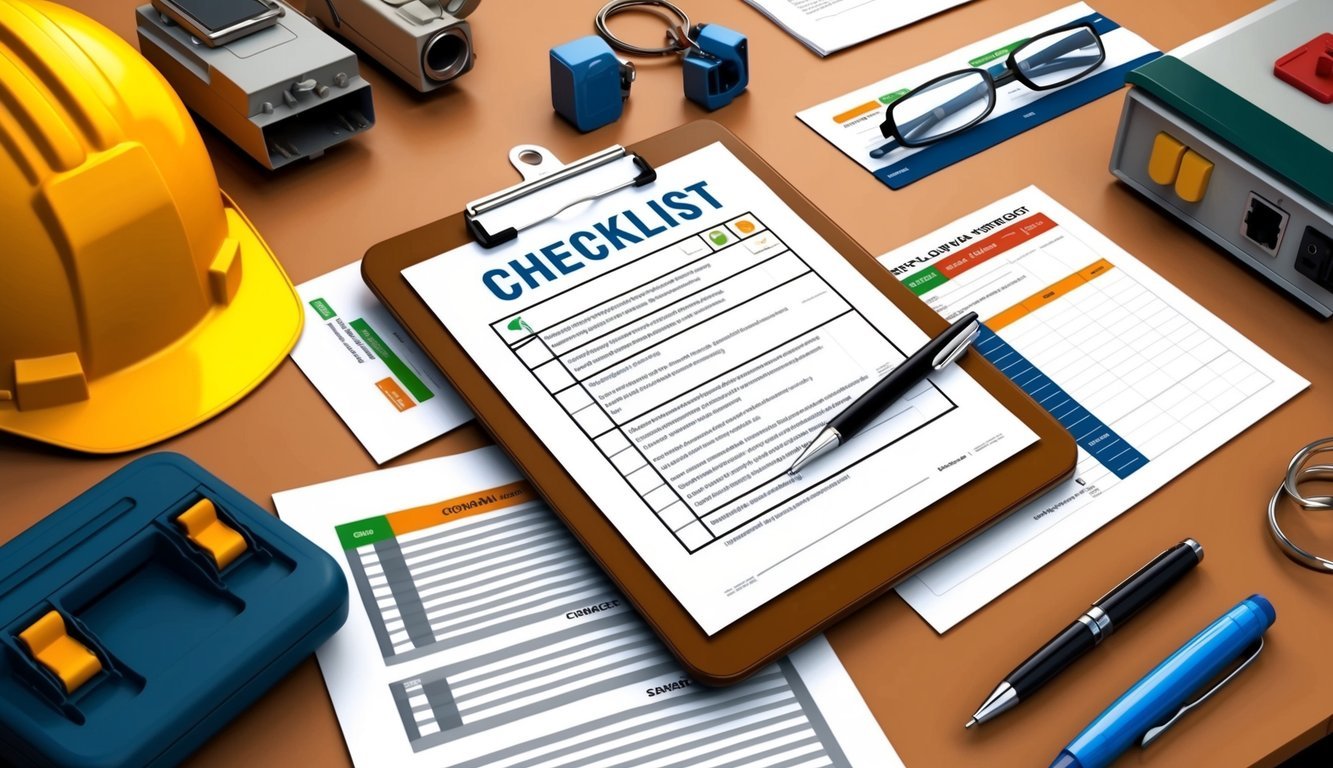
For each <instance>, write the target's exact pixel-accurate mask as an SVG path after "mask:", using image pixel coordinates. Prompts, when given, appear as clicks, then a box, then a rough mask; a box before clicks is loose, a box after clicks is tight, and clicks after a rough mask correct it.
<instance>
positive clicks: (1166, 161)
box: [1148, 133, 1185, 186]
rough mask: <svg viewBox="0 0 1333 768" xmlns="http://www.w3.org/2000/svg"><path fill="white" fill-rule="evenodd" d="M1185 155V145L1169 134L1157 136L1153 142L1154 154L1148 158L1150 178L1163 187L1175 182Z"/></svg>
mask: <svg viewBox="0 0 1333 768" xmlns="http://www.w3.org/2000/svg"><path fill="white" fill-rule="evenodd" d="M1184 154H1185V145H1184V144H1181V143H1180V142H1178V141H1176V140H1175V138H1174V137H1173V136H1171V135H1170V134H1168V133H1159V134H1157V138H1155V139H1153V142H1152V154H1151V155H1149V157H1148V178H1150V179H1152V180H1153V181H1155V182H1157V183H1158V184H1161V185H1162V186H1166V185H1167V184H1170V183H1171V182H1173V181H1175V180H1176V174H1177V173H1179V172H1180V157H1181V155H1184Z"/></svg>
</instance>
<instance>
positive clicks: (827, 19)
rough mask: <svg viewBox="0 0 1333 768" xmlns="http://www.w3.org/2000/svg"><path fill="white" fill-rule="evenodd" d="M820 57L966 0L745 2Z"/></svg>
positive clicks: (752, 0)
mask: <svg viewBox="0 0 1333 768" xmlns="http://www.w3.org/2000/svg"><path fill="white" fill-rule="evenodd" d="M745 2H747V3H749V4H750V5H753V6H754V7H755V8H758V9H759V11H760V12H761V13H763V14H764V15H765V16H767V17H768V18H770V19H772V20H773V21H774V22H775V23H776V24H777V25H778V26H780V27H782V28H783V29H785V30H786V31H787V32H788V33H789V34H790V35H791V36H792V37H795V38H796V39H797V40H800V41H801V42H802V43H805V45H806V46H807V47H808V48H810V50H812V51H814V52H815V53H817V54H819V55H820V56H827V55H829V54H830V53H833V52H834V51H840V50H842V49H843V48H850V47H851V46H853V45H856V44H857V43H861V42H864V41H866V40H869V39H870V38H872V37H878V36H879V35H882V34H884V33H885V32H891V31H893V30H895V29H898V28H899V27H905V26H907V25H908V24H911V23H912V22H914V21H920V20H921V19H924V18H926V17H927V16H934V15H935V14H937V13H939V12H940V11H943V10H946V9H948V8H953V7H954V6H956V5H962V4H963V3H966V2H968V0H745Z"/></svg>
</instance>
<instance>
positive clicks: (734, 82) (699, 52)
mask: <svg viewBox="0 0 1333 768" xmlns="http://www.w3.org/2000/svg"><path fill="white" fill-rule="evenodd" d="M691 38H692V39H693V40H694V45H693V46H691V47H690V49H689V50H688V51H686V52H685V60H684V61H683V62H682V63H683V64H684V66H685V98H687V99H689V100H690V101H692V102H694V103H695V104H698V105H699V106H701V107H703V108H704V109H706V110H708V111H710V112H711V111H713V110H715V109H717V108H719V107H725V106H727V105H728V104H730V103H731V101H732V99H735V98H736V97H737V96H738V95H740V93H741V92H742V91H744V90H745V87H746V86H747V85H749V84H750V45H749V42H748V41H747V40H746V39H745V35H742V34H741V33H739V32H737V31H735V30H732V29H727V28H726V27H724V26H722V25H720V24H700V25H698V26H696V27H695V28H694V30H693V34H692V35H691Z"/></svg>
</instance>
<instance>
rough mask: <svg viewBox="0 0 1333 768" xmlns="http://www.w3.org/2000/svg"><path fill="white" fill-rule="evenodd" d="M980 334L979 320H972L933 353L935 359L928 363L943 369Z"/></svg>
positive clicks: (959, 355)
mask: <svg viewBox="0 0 1333 768" xmlns="http://www.w3.org/2000/svg"><path fill="white" fill-rule="evenodd" d="M980 334H981V321H979V320H973V321H972V322H971V324H969V325H968V326H966V330H964V331H963V332H962V333H959V334H956V335H955V336H954V337H953V339H952V340H950V341H949V343H948V344H946V345H945V347H944V349H941V350H940V352H939V354H938V355H935V359H934V360H932V361H931V363H930V364H931V366H933V367H934V368H935V370H937V371H939V370H943V369H944V368H946V367H947V366H948V365H949V364H950V363H952V362H953V361H955V360H957V359H958V358H960V357H962V356H963V353H964V352H966V351H967V348H968V347H970V346H972V342H973V340H975V339H976V338H977V336H978V335H980Z"/></svg>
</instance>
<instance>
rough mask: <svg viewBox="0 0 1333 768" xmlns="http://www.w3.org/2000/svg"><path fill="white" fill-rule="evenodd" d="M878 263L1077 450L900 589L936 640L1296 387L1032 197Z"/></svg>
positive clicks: (1216, 323)
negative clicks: (978, 324)
mask: <svg viewBox="0 0 1333 768" xmlns="http://www.w3.org/2000/svg"><path fill="white" fill-rule="evenodd" d="M880 261H881V263H883V264H884V266H885V267H888V268H889V269H890V270H892V271H893V273H894V274H895V275H897V276H898V277H899V278H900V279H902V280H903V281H904V283H905V284H906V285H907V286H908V287H910V288H912V289H913V290H914V291H916V292H917V293H918V294H919V295H921V297H922V298H923V299H924V300H925V301H926V303H927V304H929V305H930V306H931V307H933V308H934V309H935V310H936V311H937V312H939V313H940V314H941V315H943V316H944V317H946V318H952V317H956V316H958V315H961V314H963V313H964V312H967V311H975V312H977V313H978V314H979V315H980V316H981V318H982V320H983V321H984V322H985V323H986V324H987V326H988V327H990V328H991V329H992V330H994V332H995V338H991V339H990V340H987V339H985V338H983V339H981V340H979V341H978V343H977V349H978V351H982V352H983V353H985V354H986V355H987V357H988V358H991V359H992V362H994V363H995V365H996V366H997V367H998V368H1000V369H1001V370H1002V371H1004V372H1005V373H1006V374H1008V375H1009V376H1010V377H1011V378H1013V379H1014V381H1015V382H1017V383H1018V384H1019V385H1020V386H1023V387H1024V389H1027V390H1029V394H1031V395H1032V396H1033V398H1034V399H1036V400H1037V401H1038V402H1039V403H1041V404H1042V405H1043V406H1044V407H1046V408H1047V409H1048V410H1049V411H1051V413H1052V414H1053V415H1055V416H1056V417H1057V418H1060V419H1061V420H1062V422H1067V423H1066V426H1067V427H1068V428H1069V429H1070V432H1071V433H1072V434H1073V435H1074V436H1075V437H1076V438H1081V440H1080V448H1079V458H1078V467H1077V469H1076V471H1075V475H1074V478H1073V479H1071V480H1069V481H1067V482H1065V483H1062V484H1061V485H1059V486H1057V487H1055V488H1054V489H1052V490H1050V491H1048V492H1047V493H1046V494H1044V495H1043V496H1041V497H1040V498H1038V499H1036V500H1035V501H1033V502H1032V503H1030V504H1028V505H1027V506H1025V507H1023V508H1021V509H1019V510H1018V511H1016V512H1014V513H1013V514H1011V515H1009V516H1008V517H1007V518H1005V519H1004V520H1002V521H1000V522H999V523H997V524H995V525H994V526H992V527H991V528H989V529H987V530H986V531H985V532H984V533H982V534H980V535H978V536H976V537H974V538H973V539H971V540H970V541H968V542H967V543H965V544H963V545H962V546H960V547H959V548H958V549H956V550H954V551H953V552H951V553H949V555H948V556H946V557H944V558H943V559H941V560H938V561H936V562H935V563H933V564H931V565H930V566H929V567H927V568H925V569H924V570H921V571H919V572H918V573H917V574H916V575H914V576H913V577H912V578H911V579H909V580H907V581H906V582H904V583H902V584H901V585H899V587H898V593H899V594H900V595H902V596H903V598H904V599H905V600H907V602H908V604H909V605H911V606H912V607H913V608H914V609H916V611H917V612H918V613H920V614H921V615H922V616H923V617H924V618H925V619H926V620H927V621H929V622H930V624H931V626H933V627H935V629H936V630H937V631H940V632H943V631H945V630H947V629H949V628H950V627H952V626H954V625H955V624H957V623H958V622H960V621H962V620H963V619H964V618H966V617H968V616H970V615H971V614H972V613H973V612H975V611H976V610H977V609H979V608H981V607H982V606H984V605H986V604H987V603H989V602H990V601H991V600H993V599H995V597H997V596H998V595H1000V594H1002V593H1003V592H1004V591H1005V590H1007V589H1009V588H1010V587H1012V586H1014V585H1015V584H1017V583H1018V582H1020V581H1022V580H1023V579H1024V578H1027V577H1028V576H1029V575H1030V574H1032V573H1033V572H1035V571H1036V570H1037V569H1038V568H1041V567H1042V566H1043V565H1046V564H1047V563H1049V562H1050V561H1052V560H1054V559H1055V558H1056V557H1058V556H1059V555H1060V553H1062V552H1064V551H1065V550H1067V549H1069V548H1070V547H1072V546H1073V545H1074V544H1076V543H1078V542H1079V541H1081V540H1083V539H1084V538H1086V537H1087V536H1088V535H1089V534H1091V533H1093V532H1094V531H1096V530H1097V529H1098V528H1100V527H1102V526H1103V525H1105V524H1106V523H1107V522H1109V521H1111V520H1112V519H1114V518H1115V517H1117V516H1119V515H1120V514H1121V513H1123V512H1124V511H1125V510H1127V509H1129V508H1130V507H1132V506H1133V505H1134V504H1136V503H1138V502H1139V501H1140V500H1142V499H1143V498H1144V497H1146V496H1147V495H1148V494H1150V493H1152V492H1153V491H1155V490H1157V489H1158V488H1160V487H1162V486H1163V485H1165V484H1166V483H1167V482H1169V481H1170V480H1171V479H1172V478H1174V477H1176V476H1177V475H1179V474H1180V473H1182V472H1184V471H1185V470H1186V469H1188V468H1189V467H1190V466H1192V465H1193V464H1194V463H1195V462H1197V461H1199V460H1200V459H1202V458H1203V457H1204V456H1207V455H1208V454H1209V453H1211V452H1212V451H1214V450H1216V449H1217V448H1219V447H1220V446H1222V445H1223V444H1224V443H1226V442H1227V441H1228V440H1230V439H1231V438H1233V437H1235V436H1236V435H1238V434H1240V432H1241V431H1243V430H1244V429H1245V428H1246V427H1248V426H1250V425H1251V424H1253V423H1255V422H1256V421H1258V420H1259V419H1260V418H1262V417H1263V416H1264V415H1265V414H1268V413H1269V412H1271V411H1272V410H1274V409H1275V408H1277V407H1278V406H1279V405H1281V404H1282V403H1284V402H1286V401H1287V400H1289V399H1291V398H1292V397H1293V396H1294V395H1295V394H1296V393H1298V392H1300V391H1301V390H1303V389H1305V388H1306V387H1307V386H1309V382H1307V381H1305V380H1304V379H1302V378H1301V377H1300V376H1298V375H1296V373H1294V372H1293V371H1291V370H1290V369H1288V368H1287V367H1286V366H1284V365H1282V363H1280V362H1278V361H1277V360H1275V359H1274V358H1273V357H1272V356H1270V355H1269V354H1268V353H1266V352H1264V351H1263V350H1262V349H1260V348H1258V347H1257V346H1255V345H1254V344H1253V343H1251V342H1250V341H1249V340H1248V339H1246V338H1245V337H1243V336H1241V335H1240V334H1239V333H1237V332H1236V330H1235V329H1233V328H1231V327H1230V326H1228V325H1227V324H1226V323H1224V322H1222V321H1221V320H1220V319H1218V318H1217V317H1216V316H1214V315H1213V314H1211V313H1210V312H1208V310H1206V309H1204V308H1203V307H1201V306H1200V305H1199V304H1198V303H1196V302H1195V301H1194V300H1192V299H1190V298H1189V297H1188V296H1186V295H1185V294H1184V293H1182V292H1181V291H1179V290H1178V289H1176V288H1175V287H1174V286H1172V285H1171V284H1170V283H1168V282H1166V281H1165V280H1164V279H1162V278H1161V277H1160V276H1159V275H1157V273H1155V272H1153V271H1152V270H1151V269H1149V268H1148V267H1146V266H1144V265H1143V263H1142V262H1140V261H1139V260H1138V259H1135V258H1134V257H1133V256H1131V255H1130V254H1128V253H1126V252H1125V251H1124V250H1122V249H1121V248H1119V247H1118V246H1116V245H1115V243H1113V242H1111V241H1110V240H1108V239H1107V238H1106V237H1105V236H1104V235H1102V234H1101V233H1100V232H1098V231H1097V230H1095V229H1093V228H1092V227H1091V226H1089V225H1088V224H1087V223H1086V222H1084V221H1083V220H1081V219H1079V218H1078V217H1077V216H1075V215H1074V214H1073V213H1071V212H1070V211H1069V210H1068V209H1066V208H1065V207H1064V206H1062V205H1060V204H1059V203H1057V202H1055V201H1054V200H1052V199H1051V198H1050V197H1049V196H1047V195H1046V194H1045V193H1043V192H1042V191H1041V190H1039V189H1037V188H1036V187H1028V188H1027V189H1025V190H1023V191H1021V192H1018V193H1017V194H1014V195H1011V196H1009V197H1007V198H1004V199H1002V200H999V201H997V202H996V203H994V204H992V205H989V206H987V207H985V208H983V209H981V210H980V211H977V212H976V213H974V214H971V215H969V216H965V217H963V218H961V219H959V220H957V221H956V222H954V223H953V224H950V225H948V226H946V227H943V228H941V229H939V230H937V231H935V232H933V233H931V234H929V235H926V236H925V237H923V238H921V239H919V240H917V241H915V242H913V243H910V244H908V245H905V246H903V247H902V248H898V249H897V250H894V251H892V252H890V253H888V254H886V255H884V256H882V257H880ZM1169 543H1170V542H1163V546H1166V544H1169Z"/></svg>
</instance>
